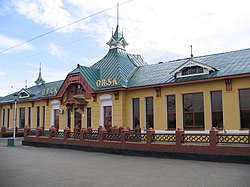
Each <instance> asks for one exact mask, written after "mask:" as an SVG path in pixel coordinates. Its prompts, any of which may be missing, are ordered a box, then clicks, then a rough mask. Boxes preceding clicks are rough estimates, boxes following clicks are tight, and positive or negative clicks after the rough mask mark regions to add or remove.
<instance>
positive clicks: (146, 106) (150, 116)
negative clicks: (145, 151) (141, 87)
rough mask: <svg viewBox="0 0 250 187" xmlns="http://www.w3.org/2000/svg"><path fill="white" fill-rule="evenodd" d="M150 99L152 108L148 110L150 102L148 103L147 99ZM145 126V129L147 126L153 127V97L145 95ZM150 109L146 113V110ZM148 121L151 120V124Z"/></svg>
mask: <svg viewBox="0 0 250 187" xmlns="http://www.w3.org/2000/svg"><path fill="white" fill-rule="evenodd" d="M150 100H152V109H151V110H150V108H149V106H150V105H151V103H149V101H150ZM145 110H146V112H145V118H146V119H145V127H146V129H148V128H154V97H153V96H151V97H145ZM149 110H150V111H152V112H150V113H148V111H149ZM151 113H152V114H151ZM149 122H151V123H152V124H148V123H149Z"/></svg>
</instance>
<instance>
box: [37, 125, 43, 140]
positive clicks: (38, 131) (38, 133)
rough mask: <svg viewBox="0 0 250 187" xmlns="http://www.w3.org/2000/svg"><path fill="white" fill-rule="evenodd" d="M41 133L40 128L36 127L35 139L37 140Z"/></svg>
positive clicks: (41, 129)
mask: <svg viewBox="0 0 250 187" xmlns="http://www.w3.org/2000/svg"><path fill="white" fill-rule="evenodd" d="M42 131H43V128H42V127H37V128H36V138H39V136H41V134H42Z"/></svg>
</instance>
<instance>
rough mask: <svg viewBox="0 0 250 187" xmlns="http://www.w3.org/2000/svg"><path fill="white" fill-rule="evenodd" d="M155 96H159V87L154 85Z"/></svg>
mask: <svg viewBox="0 0 250 187" xmlns="http://www.w3.org/2000/svg"><path fill="white" fill-rule="evenodd" d="M154 89H155V93H156V97H161V87H155V88H154Z"/></svg>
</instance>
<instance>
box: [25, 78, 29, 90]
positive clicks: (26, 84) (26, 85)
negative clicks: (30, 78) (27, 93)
mask: <svg viewBox="0 0 250 187" xmlns="http://www.w3.org/2000/svg"><path fill="white" fill-rule="evenodd" d="M27 87H28V83H27V80H25V88H27Z"/></svg>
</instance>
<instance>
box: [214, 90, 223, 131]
mask: <svg viewBox="0 0 250 187" xmlns="http://www.w3.org/2000/svg"><path fill="white" fill-rule="evenodd" d="M211 109H212V126H213V127H216V128H218V129H223V109H222V92H221V91H213V92H211Z"/></svg>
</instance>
